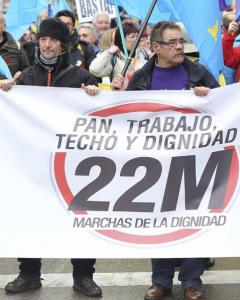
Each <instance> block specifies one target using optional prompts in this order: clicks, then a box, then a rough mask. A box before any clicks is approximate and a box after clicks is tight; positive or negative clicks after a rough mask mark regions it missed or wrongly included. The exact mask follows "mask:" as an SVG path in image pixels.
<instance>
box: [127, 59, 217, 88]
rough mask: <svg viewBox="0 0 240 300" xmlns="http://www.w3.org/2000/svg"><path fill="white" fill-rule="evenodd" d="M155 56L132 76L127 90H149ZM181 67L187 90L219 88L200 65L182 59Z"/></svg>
mask: <svg viewBox="0 0 240 300" xmlns="http://www.w3.org/2000/svg"><path fill="white" fill-rule="evenodd" d="M156 58H157V56H156V55H154V56H153V57H152V58H151V59H150V60H149V61H148V62H147V63H146V64H145V65H144V66H143V67H142V68H141V69H140V70H138V71H136V72H135V73H134V74H133V77H132V79H131V80H130V82H129V84H128V87H127V90H129V91H131V90H150V89H151V81H152V72H153V68H154V66H155V61H156ZM183 66H184V68H185V70H186V72H187V73H188V75H189V89H190V88H193V87H195V86H205V87H209V88H211V89H212V88H216V87H219V84H218V82H217V81H216V79H215V78H214V76H213V75H212V74H211V73H210V72H209V71H208V70H207V69H206V68H205V67H204V66H203V65H201V64H199V63H195V62H192V61H191V60H189V59H188V58H186V57H185V58H184V61H183Z"/></svg>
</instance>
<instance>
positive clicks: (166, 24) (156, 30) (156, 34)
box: [150, 21, 181, 44]
mask: <svg viewBox="0 0 240 300" xmlns="http://www.w3.org/2000/svg"><path fill="white" fill-rule="evenodd" d="M166 29H176V30H179V31H181V27H180V26H179V25H178V24H177V23H175V22H172V21H160V22H158V23H156V24H155V25H154V26H153V29H152V31H151V35H150V43H151V44H152V43H153V42H159V40H162V39H163V32H164V30H166Z"/></svg>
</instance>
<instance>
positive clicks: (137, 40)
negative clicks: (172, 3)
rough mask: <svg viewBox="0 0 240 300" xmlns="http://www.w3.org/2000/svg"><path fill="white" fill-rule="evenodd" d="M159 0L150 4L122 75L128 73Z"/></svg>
mask: <svg viewBox="0 0 240 300" xmlns="http://www.w3.org/2000/svg"><path fill="white" fill-rule="evenodd" d="M157 1H158V0H153V1H152V4H151V6H150V8H149V10H148V13H147V15H146V17H145V19H144V21H143V22H142V24H141V27H140V31H139V33H138V37H137V39H136V41H135V43H134V45H133V48H132V50H131V52H130V54H129V57H128V59H127V61H126V63H125V65H124V68H123V70H122V73H121V74H122V76H125V75H126V72H127V69H128V67H129V65H130V63H131V59H132V58H133V55H134V53H135V51H136V49H137V46H138V44H139V41H140V39H141V36H142V34H143V32H144V30H145V28H146V27H147V23H148V20H149V19H150V17H151V14H152V12H153V9H154V7H155V5H156V3H157Z"/></svg>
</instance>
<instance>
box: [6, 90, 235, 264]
mask: <svg viewBox="0 0 240 300" xmlns="http://www.w3.org/2000/svg"><path fill="white" fill-rule="evenodd" d="M239 99H240V84H235V85H232V86H228V87H225V88H218V89H215V90H212V91H211V92H210V94H209V95H208V96H207V97H197V96H195V95H194V94H193V92H192V91H161V92H160V91H144V92H100V94H99V95H98V96H96V97H90V96H88V95H86V94H85V93H84V92H83V91H82V90H80V89H70V88H44V87H24V86H15V87H14V88H13V89H12V90H11V91H10V92H8V93H6V92H2V91H1V92H0V124H1V138H0V143H1V145H0V166H1V167H0V179H1V195H0V196H1V210H0V236H1V247H0V256H2V257H97V258H113V257H119V258H121V257H129V258H131V257H132V258H133V257H136V258H137V257H138V258H140V257H194V256H196V257H204V256H205V257H209V256H214V257H217V256H240V250H239V249H240V243H239V237H238V228H239V227H240V218H239V215H240V205H239V126H240V122H239V115H240V102H239Z"/></svg>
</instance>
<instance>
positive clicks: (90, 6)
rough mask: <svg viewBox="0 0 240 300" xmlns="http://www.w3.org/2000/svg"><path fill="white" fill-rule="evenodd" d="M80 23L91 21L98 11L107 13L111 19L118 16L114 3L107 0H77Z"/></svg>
mask: <svg viewBox="0 0 240 300" xmlns="http://www.w3.org/2000/svg"><path fill="white" fill-rule="evenodd" d="M76 7H77V14H78V20H79V23H85V22H91V21H92V20H93V18H94V16H95V15H96V14H98V13H106V14H108V15H109V17H110V18H111V19H113V18H116V11H115V7H114V5H111V4H109V3H107V1H105V0H76Z"/></svg>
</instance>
